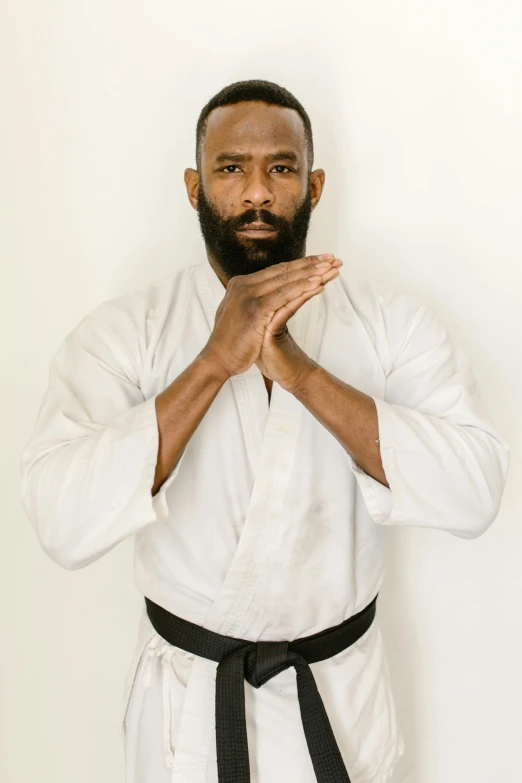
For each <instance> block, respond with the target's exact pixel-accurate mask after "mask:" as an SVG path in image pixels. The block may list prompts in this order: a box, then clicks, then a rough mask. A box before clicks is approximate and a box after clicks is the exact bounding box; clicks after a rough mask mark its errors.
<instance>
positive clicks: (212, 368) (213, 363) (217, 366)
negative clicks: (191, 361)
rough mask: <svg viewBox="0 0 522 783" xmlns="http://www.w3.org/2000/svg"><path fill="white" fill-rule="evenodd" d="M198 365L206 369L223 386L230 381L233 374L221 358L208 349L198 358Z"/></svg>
mask: <svg viewBox="0 0 522 783" xmlns="http://www.w3.org/2000/svg"><path fill="white" fill-rule="evenodd" d="M196 361H197V362H198V364H199V365H200V366H201V367H203V368H205V371H206V372H207V373H209V374H210V375H211V377H212V378H214V379H215V380H216V381H218V382H220V383H221V384H223V383H225V382H226V381H228V379H229V378H230V377H231V373H230V372H229V370H228V369H227V368H226V367H225V365H224V364H223V363H222V362H221V360H220V358H219V356H218V355H217V354H216V353H214V352H213V351H212V350H209V349H208V348H206V347H205V348H204V349H203V350H202V351H201V352H200V353H199V354H198V356H197V357H196Z"/></svg>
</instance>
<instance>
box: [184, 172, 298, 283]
mask: <svg viewBox="0 0 522 783" xmlns="http://www.w3.org/2000/svg"><path fill="white" fill-rule="evenodd" d="M311 213H312V202H311V193H310V189H308V190H307V195H306V196H305V198H304V199H303V201H302V203H301V204H300V205H299V207H298V209H297V210H296V212H295V214H294V217H293V218H292V219H291V220H286V219H285V218H282V217H280V216H279V215H274V214H273V213H272V212H268V210H266V209H258V210H256V209H249V210H247V211H246V212H243V213H242V214H241V215H238V216H236V217H231V218H223V217H222V216H221V215H220V214H219V212H218V211H217V210H216V209H215V207H214V206H213V205H212V204H211V203H210V202H209V201H208V199H207V197H206V195H205V193H204V191H203V187H202V185H201V182H200V186H199V189H198V219H199V225H200V228H201V233H202V234H203V239H204V240H205V244H206V247H207V251H210V253H211V254H212V256H213V257H214V259H215V261H216V263H217V264H218V266H219V267H220V269H221V271H222V272H223V274H224V275H225V276H226V277H227V279H228V280H230V278H231V277H234V276H235V275H248V274H251V273H252V272H257V271H259V270H260V269H266V268H267V267H269V266H272V265H273V264H278V263H279V262H281V261H294V260H295V259H297V258H302V257H303V256H304V255H305V246H306V236H307V233H308V225H309V223H310V216H311ZM256 221H257V222H262V223H266V224H267V225H269V226H272V227H273V228H274V229H276V230H277V232H278V233H277V235H276V236H275V237H269V238H263V237H260V238H259V239H253V238H250V237H243V238H240V237H239V236H238V234H236V231H237V230H238V229H241V228H242V227H243V226H244V225H245V224H247V223H253V222H256Z"/></svg>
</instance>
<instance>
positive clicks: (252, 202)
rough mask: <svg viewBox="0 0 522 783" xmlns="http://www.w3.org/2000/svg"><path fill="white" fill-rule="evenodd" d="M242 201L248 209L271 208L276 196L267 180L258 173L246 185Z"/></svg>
mask: <svg viewBox="0 0 522 783" xmlns="http://www.w3.org/2000/svg"><path fill="white" fill-rule="evenodd" d="M241 201H242V203H243V205H244V206H245V207H246V208H247V209H253V208H254V209H259V208H260V207H269V206H271V205H272V204H273V203H274V194H273V193H272V191H271V190H270V187H269V183H268V182H267V181H266V178H265V177H263V176H262V175H261V174H258V173H256V174H252V175H251V176H250V177H249V178H248V180H247V182H246V183H245V187H244V190H243V193H242V196H241Z"/></svg>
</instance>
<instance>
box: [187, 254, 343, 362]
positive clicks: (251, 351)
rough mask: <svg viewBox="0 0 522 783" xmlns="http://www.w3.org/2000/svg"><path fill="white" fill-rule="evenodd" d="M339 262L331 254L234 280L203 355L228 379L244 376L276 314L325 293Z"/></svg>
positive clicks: (294, 262) (270, 267) (303, 259)
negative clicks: (292, 302) (289, 306)
mask: <svg viewBox="0 0 522 783" xmlns="http://www.w3.org/2000/svg"><path fill="white" fill-rule="evenodd" d="M335 260H336V259H335V256H334V255H333V254H332V253H325V254H322V255H319V256H306V257H305V258H298V259H297V260H296V261H283V262H281V263H280V264H273V265H272V266H269V267H267V268H266V269H261V270H260V271H258V272H252V273H251V274H249V275H236V276H235V277H232V278H231V279H230V281H229V283H228V285H227V288H226V292H225V296H224V297H223V300H222V301H221V303H220V305H219V307H218V309H217V312H216V317H215V321H214V329H213V331H212V334H211V335H210V338H209V340H208V342H207V344H206V346H205V348H204V350H203V351H202V353H204V354H205V355H207V356H211V357H212V358H213V360H215V361H216V362H217V363H218V364H219V365H220V367H221V368H222V369H223V372H224V373H225V375H228V376H229V377H230V376H232V375H239V374H240V373H242V372H246V370H248V368H249V367H250V366H251V365H252V364H253V363H254V362H255V360H256V359H257V357H258V356H259V354H260V352H261V348H262V345H263V338H264V334H265V330H266V327H267V326H268V324H269V323H270V321H271V319H272V318H273V316H274V314H275V313H276V312H277V310H279V308H280V307H282V306H283V305H286V304H288V303H289V302H291V301H292V300H294V299H297V298H299V297H303V296H306V295H307V294H309V296H307V298H306V299H303V301H302V302H301V305H302V304H304V302H305V301H308V299H309V298H311V297H312V296H315V295H316V294H318V293H321V292H322V291H323V290H324V283H326V282H328V281H329V280H330V279H333V278H334V277H335V276H336V275H332V271H333V270H334V267H333V266H332V265H333V263H334V262H335ZM318 267H319V268H318ZM310 277H316V278H319V279H315V280H310V279H309V278H310Z"/></svg>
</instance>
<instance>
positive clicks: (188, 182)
mask: <svg viewBox="0 0 522 783" xmlns="http://www.w3.org/2000/svg"><path fill="white" fill-rule="evenodd" d="M183 178H184V180H185V187H186V188H187V195H188V198H189V201H190V203H191V204H192V206H193V207H194V209H195V210H196V212H197V209H198V187H199V174H198V172H197V171H196V169H185V174H184V177H183Z"/></svg>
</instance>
